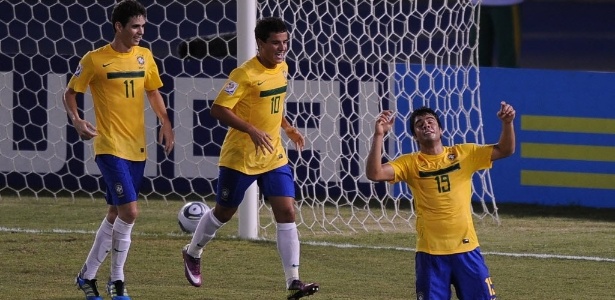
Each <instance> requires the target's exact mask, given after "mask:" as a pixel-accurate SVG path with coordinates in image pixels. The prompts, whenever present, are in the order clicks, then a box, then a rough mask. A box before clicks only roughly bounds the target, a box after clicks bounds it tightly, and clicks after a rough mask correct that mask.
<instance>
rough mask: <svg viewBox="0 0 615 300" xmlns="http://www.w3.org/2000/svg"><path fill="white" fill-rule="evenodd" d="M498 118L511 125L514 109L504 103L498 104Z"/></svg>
mask: <svg viewBox="0 0 615 300" xmlns="http://www.w3.org/2000/svg"><path fill="white" fill-rule="evenodd" d="M498 118H499V119H500V120H501V121H502V122H504V123H511V122H512V121H513V120H514V119H515V109H514V107H512V105H510V104H507V103H506V102H505V101H502V102H500V110H499V111H498Z"/></svg>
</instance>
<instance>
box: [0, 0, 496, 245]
mask: <svg viewBox="0 0 615 300" xmlns="http://www.w3.org/2000/svg"><path fill="white" fill-rule="evenodd" d="M141 2H142V3H143V4H144V5H145V6H146V8H147V12H148V16H147V19H148V25H147V26H146V30H145V35H144V41H142V44H141V45H142V46H146V47H149V48H150V49H151V50H152V52H153V54H154V56H155V57H156V60H157V63H158V66H159V70H160V72H161V76H162V79H163V82H164V87H163V88H161V93H162V94H163V97H164V98H165V100H166V102H167V103H168V107H169V114H170V117H171V120H172V122H173V125H174V128H175V134H176V147H175V150H174V151H173V153H172V154H171V155H170V156H168V157H167V156H165V155H164V153H163V152H162V150H161V149H160V147H158V146H157V145H156V136H157V134H156V133H157V129H158V124H157V123H156V118H155V117H154V114H153V113H152V112H151V109H149V107H146V110H147V117H146V123H147V136H148V142H149V144H148V149H147V150H148V162H147V167H146V170H145V179H144V183H143V186H142V191H141V195H142V197H143V198H144V199H145V201H158V199H161V200H162V201H194V200H200V199H208V200H211V199H213V195H214V192H215V186H216V177H217V174H218V171H217V163H218V155H219V152H220V146H221V143H222V141H223V139H224V135H225V133H226V128H225V127H224V126H221V125H220V124H218V122H217V121H216V120H214V119H212V118H211V117H210V116H209V109H210V107H211V105H212V102H213V100H214V98H215V96H216V95H217V93H218V91H219V89H220V88H221V86H222V84H223V83H224V81H225V79H226V78H227V76H228V74H229V73H230V71H231V70H232V69H233V68H234V67H236V66H237V62H238V61H237V27H238V26H237V24H238V22H241V21H242V20H238V17H237V5H238V4H237V2H240V1H188V0H181V1H170V0H165V1H153V0H143V1H141ZM113 4H114V1H111V0H106V1H93V0H87V1H78V2H65V1H64V2H63V1H60V2H57V1H51V0H41V1H21V0H7V1H2V2H0V50H1V51H0V101H1V102H0V106H1V107H2V108H1V109H0V168H1V170H0V197H2V195H6V194H13V195H14V194H16V195H18V196H26V195H27V196H32V195H34V196H35V197H54V198H61V197H70V198H73V199H80V198H81V197H82V196H86V197H90V198H91V199H101V198H102V197H103V195H104V194H103V191H104V184H103V183H102V179H101V176H100V172H99V171H98V168H97V167H96V164H95V163H94V161H93V157H92V154H93V153H92V144H91V142H83V141H81V140H79V138H78V136H77V135H76V133H75V130H74V129H73V128H72V126H70V125H67V124H68V122H67V117H66V113H65V111H64V109H63V105H62V94H63V91H64V88H65V87H66V83H67V80H68V79H69V78H70V76H71V74H72V73H73V72H74V71H75V68H76V66H77V64H78V61H79V59H80V57H81V56H83V55H84V54H85V53H86V52H87V51H89V50H92V49H95V48H98V47H101V46H103V45H105V44H106V43H108V41H110V40H111V39H112V38H113V30H112V27H111V25H110V24H109V21H108V20H109V19H110V13H111V9H112V6H113ZM477 10H478V7H476V6H475V5H473V4H472V3H471V1H469V0H468V1H466V0H464V1H445V0H430V1H416V0H410V1H408V0H388V1H373V0H371V1H370V0H355V1H300V0H289V1H282V0H279V1H258V4H257V15H258V17H262V16H279V17H282V18H283V19H284V20H285V21H286V22H287V23H288V24H289V28H290V37H291V42H290V47H289V51H288V54H287V62H288V64H289V67H290V74H289V76H290V80H289V89H288V91H289V92H288V97H287V116H288V118H289V119H290V120H291V121H292V123H293V124H294V125H295V126H296V127H297V128H299V130H300V131H301V132H302V133H303V134H304V136H305V137H306V147H305V149H304V150H303V151H301V152H299V151H296V150H295V149H294V148H293V146H292V144H291V143H287V149H288V155H289V158H290V161H291V165H292V167H293V169H294V172H295V177H296V187H297V208H298V209H297V223H298V225H299V226H300V228H301V229H302V232H312V233H323V232H324V233H331V232H334V233H345V232H353V231H394V230H401V231H403V230H410V229H412V227H413V225H414V221H413V218H414V211H413V208H412V195H411V194H410V193H409V191H408V189H407V187H405V186H404V185H403V184H395V185H390V184H388V183H372V182H370V181H369V180H367V178H366V177H365V175H364V169H365V158H366V157H367V153H368V149H369V148H368V147H369V144H370V142H371V136H372V133H373V122H374V120H375V118H376V116H377V115H378V114H379V112H380V111H381V110H383V109H391V110H394V111H396V121H395V126H394V133H393V134H391V135H390V136H388V137H387V139H386V147H385V148H386V149H385V152H386V154H385V158H384V159H386V160H389V159H392V158H394V157H396V156H398V155H400V154H401V153H405V152H410V151H415V150H416V145H415V144H414V142H413V140H412V137H411V135H410V133H409V132H410V131H409V128H408V125H407V120H408V118H409V115H410V113H411V111H412V110H413V109H414V108H417V107H420V106H423V105H427V106H430V107H432V108H434V109H435V110H436V111H437V112H438V113H439V114H441V116H442V117H441V119H442V122H443V127H444V128H445V131H444V135H445V140H446V143H448V144H452V143H458V142H477V143H484V138H483V132H482V121H481V118H482V117H481V109H480V108H481V105H480V99H479V91H478V86H479V81H478V69H477V65H476V56H477V54H476V51H477V48H476V46H475V43H474V42H475V41H473V40H470V31H471V30H473V29H477V24H476V21H475V16H476V14H477ZM79 100H80V101H79V103H80V105H81V109H82V113H83V116H84V117H85V118H86V119H87V120H89V121H91V122H93V123H94V121H95V120H94V112H93V109H92V101H91V96H90V95H89V93H86V94H85V95H84V96H83V99H81V98H80V99H79ZM473 201H474V202H475V204H476V205H474V215H475V216H476V217H477V218H480V219H483V218H485V217H490V218H493V219H494V220H497V208H496V205H495V199H494V195H493V192H492V188H491V180H490V178H489V173H488V172H481V173H478V174H477V175H476V176H475V179H474V194H473ZM258 207H259V211H260V223H259V226H260V231H259V233H260V234H262V235H268V234H270V233H271V232H274V231H272V229H273V228H275V222H274V221H273V215H272V212H271V209H270V206H269V204H268V202H266V201H265V200H263V199H261V200H260V201H259V205H258Z"/></svg>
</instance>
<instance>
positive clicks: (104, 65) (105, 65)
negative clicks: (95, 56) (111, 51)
mask: <svg viewBox="0 0 615 300" xmlns="http://www.w3.org/2000/svg"><path fill="white" fill-rule="evenodd" d="M110 64H112V62H110V63H108V64H103V68H105V67H107V66H108V65H110Z"/></svg>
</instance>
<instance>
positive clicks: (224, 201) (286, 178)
mask: <svg viewBox="0 0 615 300" xmlns="http://www.w3.org/2000/svg"><path fill="white" fill-rule="evenodd" d="M255 180H256V182H257V184H258V187H259V189H260V190H259V191H260V192H261V193H262V194H263V195H264V196H265V198H267V197H291V198H295V181H294V178H293V173H292V172H291V170H290V167H289V166H288V165H284V166H281V167H279V168H277V169H274V170H271V171H269V172H265V173H262V174H258V175H247V174H244V173H241V172H239V171H236V170H233V169H229V168H226V167H220V173H219V176H218V192H217V193H216V203H218V204H220V205H222V206H224V207H238V206H239V204H241V201H243V196H244V195H245V193H246V190H247V189H248V188H249V187H250V185H252V183H253V182H254V181H255Z"/></svg>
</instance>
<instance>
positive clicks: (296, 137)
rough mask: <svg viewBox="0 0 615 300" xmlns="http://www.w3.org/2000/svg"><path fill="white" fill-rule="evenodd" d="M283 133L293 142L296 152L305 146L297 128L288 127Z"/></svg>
mask: <svg viewBox="0 0 615 300" xmlns="http://www.w3.org/2000/svg"><path fill="white" fill-rule="evenodd" d="M284 133H286V136H287V137H288V138H289V139H290V140H291V141H293V143H295V149H296V150H299V151H301V150H303V146H305V138H304V137H303V135H302V134H301V132H299V130H298V129H297V128H295V127H288V128H286V129H284Z"/></svg>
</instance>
